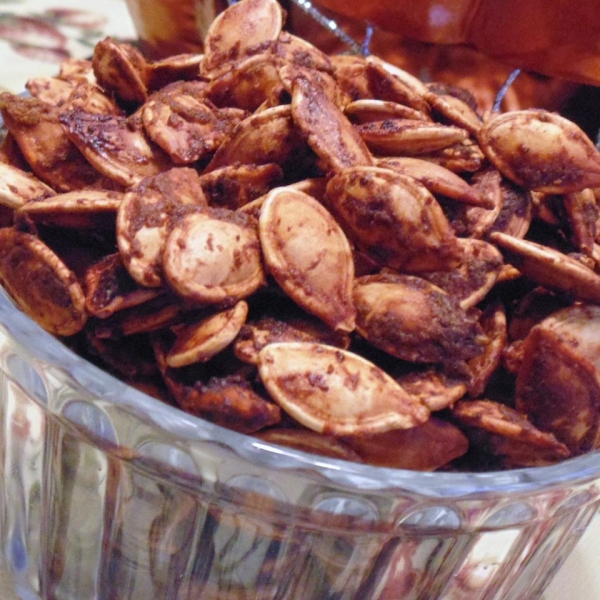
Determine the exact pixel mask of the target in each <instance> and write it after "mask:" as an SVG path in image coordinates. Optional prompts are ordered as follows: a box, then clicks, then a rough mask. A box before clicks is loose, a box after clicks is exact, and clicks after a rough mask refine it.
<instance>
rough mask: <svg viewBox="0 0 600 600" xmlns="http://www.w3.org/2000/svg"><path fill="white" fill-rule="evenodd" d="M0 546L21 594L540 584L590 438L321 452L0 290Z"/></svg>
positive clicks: (494, 590) (518, 589) (563, 542)
mask: <svg viewBox="0 0 600 600" xmlns="http://www.w3.org/2000/svg"><path fill="white" fill-rule="evenodd" d="M0 415H1V421H0V422H1V424H2V445H1V452H2V453H1V463H0V465H1V469H2V470H1V479H0V483H1V486H2V487H1V490H0V492H1V493H0V510H1V512H0V516H1V525H2V527H1V544H2V545H1V548H2V549H3V551H2V559H3V561H4V565H5V566H6V567H7V568H8V569H9V570H10V572H11V573H12V576H13V578H14V581H15V585H16V586H17V588H18V589H19V590H20V592H21V594H22V595H23V597H31V598H37V597H40V598H42V597H43V598H60V599H62V598H64V599H67V598H77V599H78V600H80V599H85V598H90V599H91V598H94V599H95V598H111V599H112V598H127V599H137V598H144V600H148V599H149V598H156V599H159V598H160V599H164V598H177V599H187V598H190V599H191V598H196V597H202V598H203V599H204V598H208V599H212V598H215V599H216V598H218V599H219V600H220V599H223V598H236V599H237V598H252V599H254V598H277V599H279V598H289V599H297V598H303V599H304V598H307V599H311V598H314V599H315V600H316V599H319V600H321V599H323V598H336V599H342V598H348V599H350V598H369V599H371V598H373V599H378V598H380V599H385V598H399V597H402V598H469V599H474V598H484V597H485V598H503V599H506V598H525V597H526V598H535V597H537V596H538V595H539V594H540V593H541V591H542V590H543V589H544V587H545V586H546V584H547V583H548V581H549V580H550V578H551V576H552V575H553V574H554V572H555V571H556V569H557V568H558V566H559V565H560V564H561V563H562V561H563V560H564V559H565V558H566V556H567V555H568V553H569V552H570V550H571V548H572V547H573V545H574V544H575V542H576V541H577V539H578V538H579V537H580V535H581V534H582V533H583V531H584V530H585V528H586V526H587V524H588V523H589V521H590V520H591V519H592V517H593V515H594V514H595V512H596V511H597V507H598V503H599V502H600V486H599V481H600V460H599V457H598V454H590V455H588V456H584V457H579V458H576V459H573V460H570V461H565V462H564V463H562V464H560V465H556V466H553V467H544V468H536V469H523V470H515V471H508V472H502V473H482V474H468V473H465V474H459V473H415V472H408V471H399V470H392V469H381V468H375V467H370V466H367V465H360V464H355V463H349V462H344V461H336V460H331V459H326V458H322V457H317V456H313V455H309V454H305V453H302V452H296V451H292V450H290V449H286V448H282V447H278V446H274V445H271V444H266V443H263V442H260V441H258V440H256V439H254V438H251V437H249V436H244V435H241V434H237V433H235V432H232V431H229V430H226V429H223V428H221V427H217V426H214V425H212V424H210V423H208V422H206V421H203V420H201V419H198V418H195V417H193V416H191V415H188V414H185V413H183V412H182V411H180V410H178V409H176V408H174V407H171V406H168V405H166V404H164V403H162V402H160V401H158V400H155V399H153V398H150V397H149V396H146V395H145V394H143V393H141V392H139V391H137V390H135V389H133V388H131V387H129V386H127V385H125V384H123V383H122V382H120V381H118V380H116V379H114V378H113V377H111V376H110V375H108V374H106V373H104V372H102V371H101V370H100V369H98V368H96V367H95V366H93V365H91V364H90V363H88V362H87V361H85V360H83V359H82V358H80V357H78V356H76V355H75V354H74V353H72V352H71V351H70V350H69V349H67V348H66V347H64V346H63V345H62V344H61V343H60V342H59V341H58V340H56V339H55V338H53V337H52V336H50V335H49V334H47V333H46V332H44V331H43V330H41V329H40V328H39V327H38V326H37V325H36V324H35V323H33V322H32V321H31V320H30V319H28V318H27V317H26V316H25V315H23V314H22V313H21V312H20V311H18V310H17V309H16V308H15V307H14V305H13V304H12V302H11V301H10V300H9V299H8V298H7V296H6V295H5V294H4V293H3V292H2V291H1V290H0Z"/></svg>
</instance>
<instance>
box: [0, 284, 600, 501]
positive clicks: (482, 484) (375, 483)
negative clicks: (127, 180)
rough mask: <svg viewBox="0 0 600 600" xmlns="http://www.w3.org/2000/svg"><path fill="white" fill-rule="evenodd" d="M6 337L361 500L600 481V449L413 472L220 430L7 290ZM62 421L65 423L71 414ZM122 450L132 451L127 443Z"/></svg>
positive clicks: (512, 491) (136, 407) (168, 420)
mask: <svg viewBox="0 0 600 600" xmlns="http://www.w3.org/2000/svg"><path fill="white" fill-rule="evenodd" d="M0 331H3V332H5V333H6V334H7V335H8V337H9V338H11V339H12V340H13V342H15V343H16V344H17V345H18V347H19V349H20V351H21V352H22V353H23V355H25V356H27V357H28V358H33V359H34V361H36V362H37V363H38V364H39V363H40V361H41V362H43V363H44V364H45V365H46V366H47V367H49V368H51V369H53V370H58V371H59V372H60V373H62V374H63V375H64V376H67V377H69V378H70V380H71V381H73V382H74V383H75V384H76V385H77V386H78V388H79V389H80V390H82V391H85V393H86V395H87V397H88V398H89V397H90V395H91V396H93V398H95V399H98V400H102V401H103V402H106V401H107V400H110V401H111V402H115V403H117V404H118V405H119V406H120V407H121V408H123V409H125V410H128V411H130V412H133V413H134V415H136V416H137V417H139V418H142V419H145V420H147V421H151V422H152V425H153V426H154V427H156V428H159V429H161V430H163V431H166V432H167V433H170V434H171V435H173V434H175V435H177V436H179V437H180V438H181V439H182V440H184V441H186V442H188V443H191V444H194V443H197V442H202V443H206V442H207V441H208V442H214V443H216V444H219V445H220V446H221V447H224V448H226V449H227V451H228V452H229V453H230V454H232V455H234V456H237V457H240V458H242V459H243V460H244V461H246V462H247V463H250V464H252V465H255V466H258V467H266V468H270V469H272V468H273V467H274V461H276V468H278V469H283V470H286V471H291V472H293V473H294V474H296V475H297V476H301V477H302V478H304V479H308V480H311V481H313V482H318V483H321V484H322V483H324V482H326V483H327V484H329V485H332V486H334V487H336V488H338V489H339V488H343V489H345V490H346V491H354V492H358V493H359V494H365V493H368V492H373V493H382V492H385V493H390V492H395V493H398V492H409V493H410V492H413V493H417V494H419V495H422V496H426V497H430V498H440V499H448V500H458V499H460V498H467V497H469V496H473V495H477V496H478V497H480V496H481V495H492V496H498V497H501V496H502V497H504V496H506V495H510V496H515V495H520V494H531V493H536V492H538V493H542V492H547V491H549V490H551V489H554V488H564V486H565V485H571V486H574V485H578V484H585V483H589V482H592V481H593V480H595V479H600V451H599V450H595V451H592V452H589V453H587V454H584V455H581V456H578V457H575V458H571V459H567V460H564V461H562V462H560V463H557V464H554V465H549V466H541V467H528V468H521V469H512V470H506V471H486V472H439V471H433V472H425V471H411V470H405V469H394V468H388V467H378V466H373V465H369V464H362V463H355V462H350V461H346V460H341V459H330V458H327V457H323V456H320V455H315V454H309V453H307V452H304V451H301V450H295V449H291V448H288V447H285V446H279V445H277V444H273V443H270V442H265V441H262V440H259V439H257V438H253V437H251V436H250V435H246V434H242V433H238V432H236V431H233V430H230V429H227V428H225V427H221V426H219V425H215V424H213V423H211V422H209V421H207V420H205V419H202V418H200V417H196V416H194V415H192V414H189V413H186V412H184V411H183V410H181V409H179V408H177V407H174V406H170V405H168V404H166V403H164V402H162V401H161V400H158V399H156V398H152V397H151V396H148V395H147V394H145V393H144V392H141V391H140V390H137V389H135V388H133V387H131V386H130V385H128V384H126V383H125V382H123V381H121V380H119V379H117V378H116V377H114V376H113V375H111V374H110V373H108V372H106V371H104V370H102V369H101V368H99V367H97V366H96V365H94V364H92V363H91V362H89V361H87V360H86V359H85V358H83V357H81V356H79V355H78V354H76V353H75V352H74V351H73V350H71V349H70V348H69V347H67V346H66V345H64V344H63V343H62V342H61V341H60V340H59V339H58V338H56V337H54V336H53V335H52V334H50V333H49V332H47V331H45V330H44V329H43V328H42V327H41V326H40V325H38V324H37V323H36V322H35V321H33V320H32V319H31V318H30V317H28V316H27V315H26V314H25V313H23V312H22V311H21V310H20V309H19V308H18V307H17V305H16V304H15V303H14V301H13V300H12V298H11V297H10V296H9V294H8V293H7V292H6V291H5V290H4V288H2V287H0ZM50 410H51V412H53V411H52V409H50ZM61 418H63V419H64V418H65V417H64V415H61ZM119 444H120V445H121V446H125V447H127V440H123V441H120V442H119Z"/></svg>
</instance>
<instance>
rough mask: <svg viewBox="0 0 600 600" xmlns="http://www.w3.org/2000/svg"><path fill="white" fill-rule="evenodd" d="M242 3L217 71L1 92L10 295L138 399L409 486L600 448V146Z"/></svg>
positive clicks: (171, 69) (113, 65) (123, 51)
mask: <svg viewBox="0 0 600 600" xmlns="http://www.w3.org/2000/svg"><path fill="white" fill-rule="evenodd" d="M284 22H285V15H284V13H283V11H282V10H281V7H280V6H279V4H278V3H277V2H275V0H242V1H241V2H238V3H236V4H234V5H233V6H231V7H230V8H228V9H227V10H226V11H225V12H223V13H221V15H220V16H219V17H218V18H217V19H216V20H215V21H214V22H213V24H212V26H211V28H210V30H209V31H208V34H207V38H206V42H205V53H204V54H203V55H181V56H175V57H172V58H170V59H166V60H163V61H159V62H154V63H149V62H147V61H146V60H145V59H144V57H143V56H142V55H141V54H140V53H139V52H138V51H137V50H136V49H135V48H134V47H133V46H130V45H128V44H119V43H116V42H115V41H114V40H111V39H106V40H104V41H103V42H101V43H99V44H98V45H97V46H96V48H95V51H94V55H93V59H92V60H90V61H79V60H77V61H76V60H68V61H65V62H64V63H63V65H62V67H61V70H60V73H59V74H58V75H57V76H56V77H55V78H44V79H33V80H30V81H29V82H28V85H27V89H28V91H29V93H30V96H29V97H22V96H18V95H12V94H9V93H4V94H2V95H1V96H0V109H1V113H2V118H3V120H4V124H5V127H6V129H7V131H8V133H7V135H6V138H5V140H4V142H3V145H2V148H1V162H0V202H1V203H2V212H1V219H2V224H3V225H4V227H3V228H2V229H0V281H1V282H2V285H3V286H4V287H5V289H6V290H7V291H8V292H9V293H10V295H11V296H12V297H13V298H14V300H15V302H16V303H17V304H18V306H19V307H20V308H21V309H22V310H23V311H25V312H26V313H27V314H28V315H29V316H30V317H31V318H33V319H34V320H36V321H37V322H38V323H39V324H40V325H41V326H42V327H44V328H45V329H46V330H48V331H49V332H51V333H53V334H55V335H56V336H58V337H60V338H61V339H63V340H64V341H65V343H67V344H69V345H70V346H71V347H73V348H74V349H76V350H77V351H78V352H81V353H82V354H84V355H85V356H86V357H88V358H89V359H90V360H92V361H94V362H96V363H98V364H100V365H102V366H103V367H104V368H106V369H108V370H110V371H111V372H113V373H115V374H116V375H117V376H119V377H120V378H122V379H123V380H125V381H127V382H128V383H130V384H131V385H133V386H136V387H138V388H140V389H143V390H144V391H146V392H147V393H149V394H151V395H153V396H155V397H157V398H160V399H162V400H164V401H165V402H169V403H172V404H174V405H176V406H179V407H180V408H181V409H183V410H185V411H189V412H190V413H193V414H195V415H199V416H201V417H203V418H206V419H209V420H211V421H213V422H215V423H218V424H221V425H224V426H226V427H230V428H232V429H235V430H238V431H241V432H244V433H247V434H251V435H255V436H258V437H260V438H261V439H263V440H268V441H271V442H274V443H279V444H284V445H289V446H292V447H295V448H300V449H303V450H307V451H309V452H315V453H319V454H323V455H327V456H334V457H338V458H346V459H349V460H354V461H364V462H368V463H371V464H376V465H386V466H394V467H400V468H409V469H423V470H432V469H438V468H444V469H489V468H513V467H520V466H530V465H544V464H551V463H554V462H556V461H559V460H563V459H565V458H567V457H570V456H575V455H579V454H582V453H584V452H588V451H590V450H592V449H594V448H596V447H597V446H598V445H600V341H598V340H600V306H598V304H600V276H599V275H598V274H597V271H598V260H599V258H600V252H599V246H598V245H597V237H598V216H599V212H598V205H597V201H596V196H597V193H596V190H597V189H598V190H600V153H599V152H598V150H597V149H596V148H595V147H594V145H593V144H592V143H591V141H590V140H589V139H588V138H587V137H586V135H585V134H584V133H583V132H582V131H581V130H580V129H579V128H578V127H577V126H576V125H575V124H574V123H572V122H570V121H568V120H566V119H565V118H563V117H561V116H559V115H558V114H554V113H549V112H545V111H542V110H528V111H519V112H509V113H504V114H492V115H485V116H483V115H480V114H478V111H477V106H476V105H475V103H474V102H473V101H472V97H471V96H470V94H469V93H468V92H466V91H464V90H457V89H454V88H447V87H444V86H442V85H439V84H427V85H426V84H424V83H422V82H421V81H419V80H418V79H416V78H415V77H413V76H411V75H410V74H408V73H406V72H404V71H402V70H400V69H398V68H396V67H394V66H392V65H389V64H387V63H385V62H383V61H382V60H380V59H378V58H377V57H375V56H369V57H366V58H365V57H360V56H348V55H340V56H326V55H324V54H323V53H322V52H320V51H319V50H318V49H316V48H315V47H313V46H311V45H310V44H308V43H307V42H305V41H303V40H301V39H299V38H297V37H294V36H293V35H291V34H290V33H288V32H286V31H285V30H284Z"/></svg>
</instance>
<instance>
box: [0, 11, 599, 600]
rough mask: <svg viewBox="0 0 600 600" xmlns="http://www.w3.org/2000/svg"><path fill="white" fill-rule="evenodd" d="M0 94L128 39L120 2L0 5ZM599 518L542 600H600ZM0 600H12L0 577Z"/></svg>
mask: <svg viewBox="0 0 600 600" xmlns="http://www.w3.org/2000/svg"><path fill="white" fill-rule="evenodd" d="M0 4H2V9H1V10H0V65H1V66H0V89H3V90H8V91H12V92H20V91H22V90H23V89H24V86H25V82H26V81H27V80H28V79H29V78H32V77H42V76H52V75H55V74H56V73H57V69H58V63H59V62H60V61H61V60H63V59H64V58H66V57H68V56H74V57H77V58H86V57H89V56H90V54H91V50H92V48H93V46H94V44H95V43H96V42H98V41H99V40H101V39H103V38H104V37H105V36H106V35H111V36H113V37H115V38H118V39H124V40H131V39H134V38H135V32H134V29H133V25H132V23H131V19H130V17H129V14H128V12H127V8H126V5H125V0H102V2H98V3H94V5H93V8H88V6H89V4H88V3H84V2H82V1H81V0H59V1H58V2H57V1H56V0H0ZM57 6H59V7H60V8H57ZM599 554H600V517H597V518H596V519H595V521H593V522H592V524H591V526H590V528H589V529H588V531H587V532H586V533H585V535H584V537H583V538H582V539H581V541H580V542H579V543H578V545H577V546H576V547H575V549H574V551H573V553H572V554H571V556H570V557H569V559H568V560H567V562H566V563H565V564H564V566H563V567H562V569H561V570H560V571H559V572H558V574H557V575H556V577H555V578H554V580H553V581H552V583H551V584H550V586H549V588H548V590H547V591H546V593H545V595H544V600H563V599H564V598H569V599H570V600H584V599H585V600H587V599H588V598H600V571H599V570H598V568H597V558H596V557H597V556H598V555H599ZM0 599H1V600H17V596H16V595H15V594H14V592H13V591H12V588H11V586H10V582H9V579H8V576H7V575H6V574H5V573H2V572H0Z"/></svg>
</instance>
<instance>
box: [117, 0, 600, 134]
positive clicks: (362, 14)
mask: <svg viewBox="0 0 600 600" xmlns="http://www.w3.org/2000/svg"><path fill="white" fill-rule="evenodd" d="M127 4H128V7H129V10H130V13H131V15H132V18H133V22H134V24H135V26H136V28H137V31H138V33H139V36H140V41H141V47H142V50H143V51H144V52H145V54H146V55H147V56H148V57H149V58H151V59H156V58H160V57H164V56H167V55H170V54H177V53H184V52H198V51H201V50H202V40H203V37H204V35H205V33H206V30H207V28H208V26H209V24H210V23H211V22H212V20H213V19H214V17H215V16H216V15H217V14H218V13H219V12H221V11H222V10H223V9H224V8H226V7H227V1H226V0H127ZM281 4H282V5H283V7H284V8H285V9H286V11H287V12H288V19H287V24H286V28H287V29H288V30H290V31H292V32H293V33H295V34H297V35H299V36H301V37H304V38H305V39H307V40H309V41H311V42H312V43H313V44H315V45H316V46H318V47H319V48H321V49H322V50H324V51H325V52H327V53H334V52H342V51H347V50H348V47H347V46H345V45H344V43H343V42H342V41H341V40H340V39H339V37H336V36H335V35H334V34H333V33H332V32H331V31H329V30H328V29H327V28H325V27H323V26H321V25H319V24H318V23H317V22H316V21H315V20H314V19H313V18H312V17H311V16H309V15H308V14H307V13H306V12H305V10H303V9H302V8H301V7H299V6H298V4H297V3H294V2H291V1H290V0H281ZM307 4H310V5H311V6H314V7H315V8H316V9H317V10H319V11H321V12H324V13H325V14H326V15H327V16H328V17H331V18H332V19H333V20H335V21H336V23H338V24H339V25H340V26H341V28H342V30H343V31H344V32H345V33H347V34H348V35H350V36H351V37H352V38H353V39H355V40H356V41H357V42H358V43H359V44H360V43H362V41H363V40H364V38H365V32H366V27H365V24H366V23H370V24H373V25H374V26H375V33H374V35H373V37H372V40H371V44H370V50H371V51H372V52H373V53H374V54H377V55H379V56H382V57H383V58H385V59H386V60H388V61H390V62H393V63H395V64H397V65H398V66H400V67H402V68H404V69H406V70H407V71H409V72H411V73H413V74H414V75H417V76H418V77H420V78H421V79H423V80H425V81H438V82H443V83H447V84H452V85H458V86H461V87H465V88H467V89H468V90H470V91H471V92H472V93H473V95H474V96H475V98H476V99H477V101H478V104H479V106H480V108H481V110H482V111H484V112H485V111H488V110H490V108H491V106H492V104H493V102H494V98H495V96H496V94H497V93H498V90H499V89H500V88H501V86H502V84H503V83H504V81H505V80H506V78H507V77H508V75H509V74H510V73H511V71H512V70H513V69H514V68H515V67H521V68H522V69H524V70H525V71H527V72H524V73H522V74H521V75H520V76H519V77H518V78H517V80H516V81H515V83H514V84H513V85H512V86H511V88H510V90H509V91H508V93H507V95H506V97H505V100H504V103H503V105H502V107H503V109H504V110H513V109H518V108H529V107H533V106H535V107H540V108H546V109H549V110H559V109H561V108H562V107H564V106H565V104H566V102H567V101H568V100H569V99H571V98H572V97H573V95H574V94H575V93H576V92H577V91H578V90H579V87H580V85H581V84H582V83H587V84H590V83H591V84H594V85H600V6H598V3H597V2H596V1H593V0H368V1H364V2H359V1H354V2H352V1H348V0H319V1H318V2H312V3H308V2H304V5H305V6H306V5H307ZM595 101H596V100H594V102H595ZM578 110H579V109H578ZM594 112H598V111H597V109H595V110H594ZM593 127H595V123H594V124H593Z"/></svg>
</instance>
